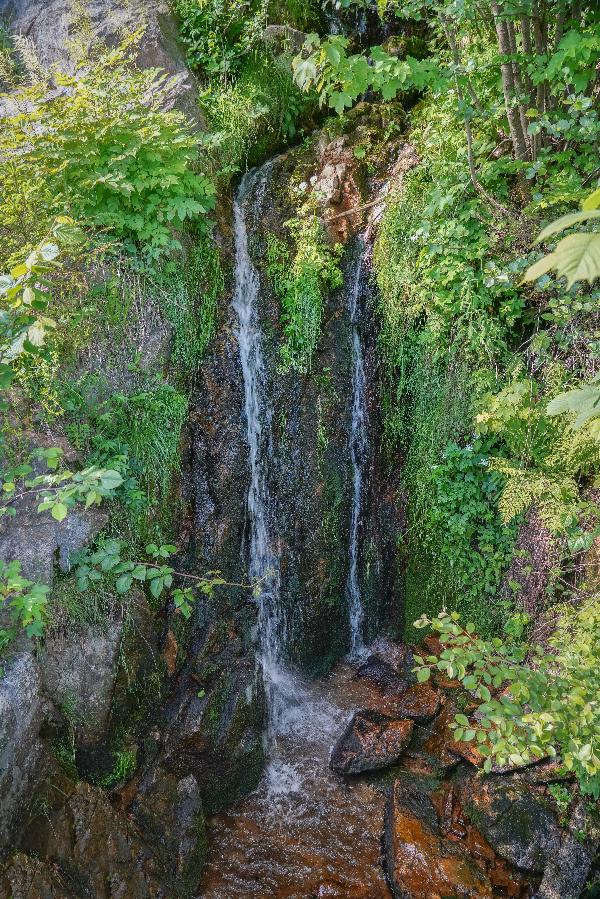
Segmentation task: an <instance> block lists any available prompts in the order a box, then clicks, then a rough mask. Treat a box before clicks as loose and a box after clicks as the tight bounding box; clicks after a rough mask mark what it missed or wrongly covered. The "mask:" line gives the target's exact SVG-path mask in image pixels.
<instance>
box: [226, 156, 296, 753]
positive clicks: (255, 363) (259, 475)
mask: <svg viewBox="0 0 600 899" xmlns="http://www.w3.org/2000/svg"><path fill="white" fill-rule="evenodd" d="M270 174H271V164H270V163H267V164H266V165H265V166H263V167H262V168H260V169H255V170H253V171H251V172H248V174H247V175H245V177H244V178H243V179H242V183H241V185H240V187H239V190H238V194H237V198H236V200H235V203H234V208H233V209H234V226H235V248H236V261H235V294H234V298H233V309H234V311H235V313H236V316H237V319H238V330H237V337H238V343H239V349H240V360H241V365H242V374H243V378H244V391H245V414H246V425H247V437H248V450H249V462H250V485H249V488H248V519H249V529H250V541H249V542H250V547H249V566H248V567H249V574H250V578H251V579H252V581H253V582H259V584H260V598H259V615H258V638H259V661H260V664H261V667H262V673H263V679H264V684H265V691H266V698H267V709H268V727H267V741H268V742H269V743H271V742H272V741H273V740H274V739H275V738H276V735H277V732H278V731H279V729H280V726H281V724H280V719H281V718H282V717H283V716H285V715H286V714H287V710H288V708H289V707H290V706H292V707H293V706H295V705H297V703H298V702H299V701H300V699H299V697H298V696H297V695H296V694H297V687H296V683H295V679H294V677H293V676H292V674H291V673H290V672H288V671H287V669H286V667H285V664H284V660H283V655H284V646H285V619H284V616H283V613H282V610H281V607H280V603H279V592H280V577H279V560H278V558H277V554H276V553H275V552H274V551H273V547H274V545H275V537H276V533H275V527H274V522H273V520H272V515H271V502H270V496H269V484H268V465H269V459H270V457H271V455H272V437H271V419H272V410H271V407H270V404H269V401H268V395H267V389H266V375H265V364H264V358H263V347H262V333H261V329H260V324H259V321H258V313H257V301H258V298H259V291H260V281H259V277H258V272H257V271H256V269H255V267H254V265H253V263H252V260H251V258H250V253H249V249H248V226H247V217H248V216H251V217H252V223H254V221H255V220H256V219H257V217H258V215H259V214H260V211H261V207H262V203H263V199H264V194H265V190H266V187H267V184H268V182H269V177H270Z"/></svg>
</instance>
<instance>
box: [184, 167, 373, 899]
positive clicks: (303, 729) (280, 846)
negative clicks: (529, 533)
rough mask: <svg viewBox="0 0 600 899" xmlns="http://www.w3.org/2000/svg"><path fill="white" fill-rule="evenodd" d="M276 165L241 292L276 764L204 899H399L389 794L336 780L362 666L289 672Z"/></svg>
mask: <svg viewBox="0 0 600 899" xmlns="http://www.w3.org/2000/svg"><path fill="white" fill-rule="evenodd" d="M269 177H270V167H269V166H268V165H267V166H265V167H263V168H262V169H259V170H258V171H255V172H251V173H249V174H248V175H246V176H245V178H244V179H243V180H242V183H241V186H240V189H239V192H238V195H237V200H236V202H235V206H234V211H235V238H236V270H235V274H236V288H235V296H234V301H233V308H234V311H235V313H236V315H237V319H238V340H239V347H240V358H241V363H242V372H243V377H244V386H245V412H246V418H247V429H248V445H249V460H250V487H249V491H248V516H249V527H250V566H249V568H250V574H251V576H252V578H256V579H258V580H260V581H261V588H262V593H261V597H260V608H259V616H258V628H259V647H260V648H259V657H260V662H261V665H262V670H263V677H264V682H265V689H266V697H267V703H268V731H267V749H268V752H269V757H268V762H267V766H266V770H265V772H264V774H263V777H262V779H261V781H260V783H259V785H258V787H257V788H256V790H254V792H253V793H251V794H250V795H249V796H247V797H246V799H244V800H242V801H241V802H239V803H237V804H236V805H235V806H233V807H232V808H230V809H228V810H227V811H225V812H222V813H221V814H219V815H218V816H216V817H215V818H213V819H212V821H211V843H210V853H209V860H208V863H207V867H206V871H205V875H204V879H203V883H202V896H203V899H232V897H234V896H236V897H237V896H240V897H241V896H244V897H248V899H269V897H271V899H283V897H286V899H306V897H308V896H315V897H316V896H354V897H356V899H389V897H390V892H389V889H388V887H387V885H386V883H385V878H384V875H383V869H382V867H381V862H380V836H381V832H382V829H383V807H384V803H385V795H384V793H383V791H381V790H378V789H375V788H373V787H372V786H371V785H369V784H368V783H364V782H362V781H358V782H356V783H349V784H345V785H342V784H341V783H340V779H339V777H338V775H336V774H334V773H333V772H332V771H331V770H330V769H329V765H328V762H329V754H330V750H331V747H332V745H333V743H334V741H335V739H336V737H337V736H338V735H339V734H340V733H341V732H342V730H343V728H344V726H345V724H346V722H347V720H348V717H349V715H350V714H351V713H352V711H354V710H355V709H356V708H361V707H364V706H365V705H366V704H368V702H369V699H370V695H371V693H370V686H369V684H368V682H367V681H365V680H360V679H356V678H354V676H353V675H354V668H353V667H352V666H348V667H344V668H341V669H339V670H338V671H337V673H336V674H335V675H333V676H331V677H330V678H324V679H321V680H318V681H315V682H313V683H310V684H306V683H303V682H302V681H301V680H300V679H299V678H296V677H295V676H294V675H293V674H292V673H291V672H290V671H289V669H288V668H287V667H286V664H285V651H286V643H285V640H286V627H285V615H284V613H283V610H282V604H281V601H280V600H281V597H280V575H279V560H278V558H277V555H276V552H275V551H274V547H275V546H276V540H277V537H278V527H277V521H276V520H275V514H274V510H273V508H272V504H271V498H270V495H269V466H270V463H271V462H272V440H271V418H272V412H271V407H270V403H269V397H268V389H267V388H268V382H267V377H266V371H265V362H264V356H263V339H262V334H261V328H260V322H259V306H260V299H261V297H260V281H259V277H258V273H257V271H256V269H255V268H254V266H253V264H252V260H251V258H250V254H249V248H248V228H249V227H252V226H253V225H254V223H255V220H256V217H257V216H258V215H259V214H260V211H261V204H262V200H263V196H264V193H265V188H266V184H267V182H268V179H269ZM356 252H357V257H356V261H354V260H353V261H352V262H353V263H354V264H351V265H350V274H349V285H350V288H349V292H348V295H347V298H348V307H349V310H350V314H351V320H352V339H353V358H354V379H353V399H352V403H353V411H352V442H351V452H352V466H353V471H354V490H353V512H352V533H351V547H350V549H351V566H350V573H349V578H348V591H349V596H350V602H351V617H352V622H351V623H352V630H353V641H352V642H353V650H355V651H356V652H357V653H359V652H360V649H361V648H362V645H363V642H362V641H363V637H362V625H363V617H364V616H363V611H362V604H361V598H360V589H359V578H358V548H359V538H360V517H361V503H362V483H363V476H364V462H365V458H366V453H367V449H368V441H367V428H366V421H365V414H364V402H365V371H364V363H363V350H362V344H361V337H360V330H359V319H360V308H359V306H360V301H361V298H362V287H361V280H362V277H363V272H364V266H363V256H364V244H363V242H362V241H361V242H359V243H358V244H357V250H356Z"/></svg>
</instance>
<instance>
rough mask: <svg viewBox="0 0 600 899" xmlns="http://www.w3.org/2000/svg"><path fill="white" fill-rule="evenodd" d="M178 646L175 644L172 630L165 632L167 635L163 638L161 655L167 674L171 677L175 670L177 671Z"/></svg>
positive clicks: (175, 640)
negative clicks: (163, 643)
mask: <svg viewBox="0 0 600 899" xmlns="http://www.w3.org/2000/svg"><path fill="white" fill-rule="evenodd" d="M178 649H179V646H178V644H177V639H176V637H175V634H174V633H173V631H172V630H169V631H168V632H167V636H166V639H165V645H164V649H163V651H162V657H163V659H164V662H165V666H166V669H167V674H168V675H169V677H173V675H174V674H175V672H176V671H177V651H178Z"/></svg>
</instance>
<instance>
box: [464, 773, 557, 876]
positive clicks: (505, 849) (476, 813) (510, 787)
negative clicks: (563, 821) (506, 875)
mask: <svg viewBox="0 0 600 899" xmlns="http://www.w3.org/2000/svg"><path fill="white" fill-rule="evenodd" d="M463 798H464V806H465V809H466V810H467V812H468V814H469V816H470V817H471V818H472V819H473V820H476V822H477V827H478V829H479V830H480V831H481V833H482V834H483V836H484V837H485V838H486V840H487V841H488V843H489V844H490V846H492V848H493V849H494V850H495V851H496V852H497V853H498V855H500V856H501V857H502V858H504V859H506V861H508V862H510V863H511V864H513V865H516V866H517V867H518V868H520V869H521V870H523V871H528V872H531V873H541V872H542V871H543V870H544V868H545V867H546V864H547V863H548V860H549V859H550V858H551V857H552V856H554V855H555V854H556V853H557V851H558V849H559V846H560V828H559V825H558V821H557V819H556V815H555V814H554V812H553V811H552V809H551V808H550V805H549V803H548V802H547V801H546V800H545V799H544V796H543V794H541V793H539V792H537V791H536V790H535V788H534V787H532V786H529V785H527V784H521V783H519V782H518V781H516V780H511V779H510V778H508V777H507V778H502V777H501V778H498V779H497V780H496V779H495V780H494V781H493V782H489V781H486V782H484V783H483V785H482V786H481V787H479V789H477V790H472V789H470V788H468V795H466V796H464V797H463Z"/></svg>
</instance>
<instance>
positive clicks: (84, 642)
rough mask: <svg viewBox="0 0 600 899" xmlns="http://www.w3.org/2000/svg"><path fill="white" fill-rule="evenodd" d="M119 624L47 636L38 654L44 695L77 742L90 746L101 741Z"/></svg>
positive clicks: (110, 695) (109, 693)
mask: <svg viewBox="0 0 600 899" xmlns="http://www.w3.org/2000/svg"><path fill="white" fill-rule="evenodd" d="M121 631H122V622H121V621H118V620H117V621H110V622H109V623H108V626H107V628H106V632H104V633H101V632H94V631H92V630H89V631H84V632H83V633H76V634H66V635H51V636H49V637H48V638H47V639H46V641H45V643H44V648H43V650H42V651H41V653H40V668H41V673H42V682H43V685H44V689H45V692H46V694H47V696H48V698H49V699H51V700H52V702H53V703H54V705H55V706H56V707H57V708H59V709H61V710H62V711H63V712H64V713H65V714H66V715H67V717H69V718H70V719H71V723H72V725H73V728H74V731H75V735H76V739H77V743H78V744H79V745H80V746H93V745H94V744H95V743H97V742H98V741H99V740H101V739H102V737H103V735H104V733H105V729H106V724H107V721H108V715H109V712H110V706H111V702H112V696H113V690H114V684H115V677H116V668H117V659H118V654H119V645H120V642H121Z"/></svg>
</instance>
